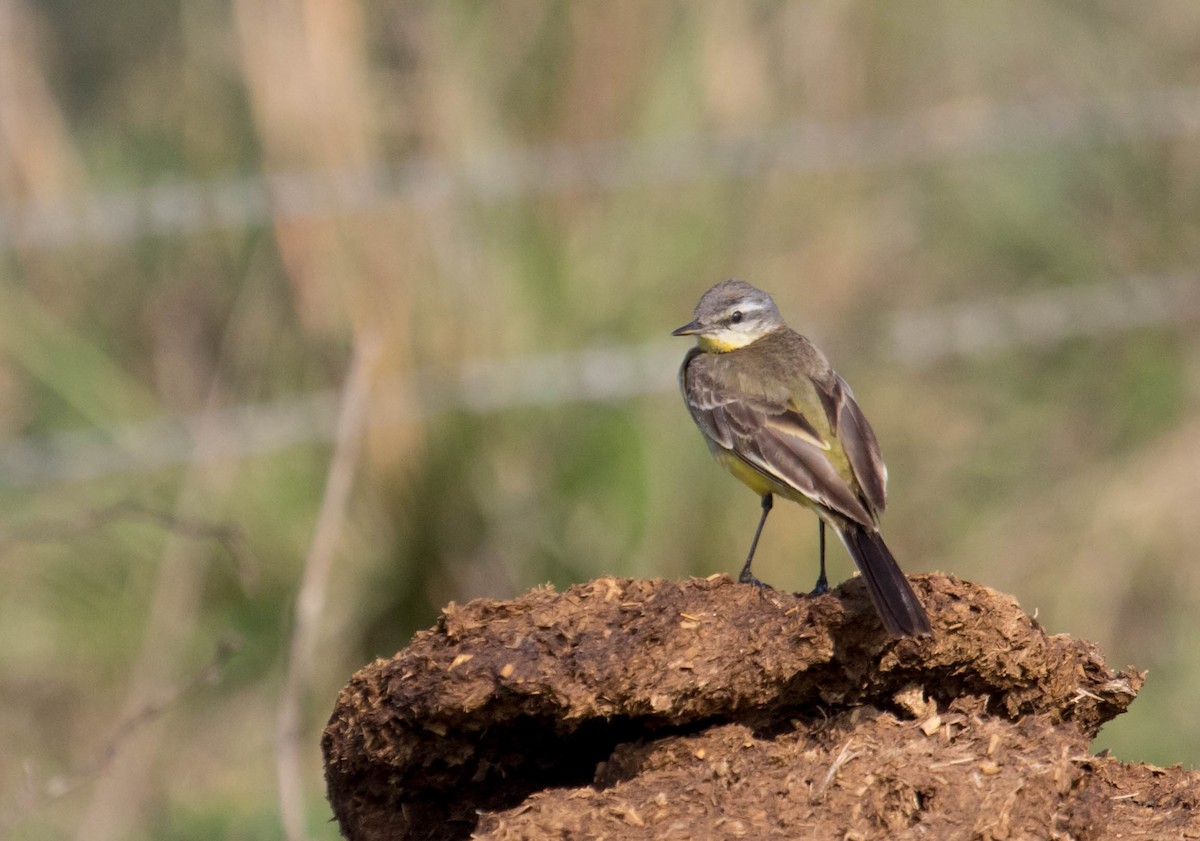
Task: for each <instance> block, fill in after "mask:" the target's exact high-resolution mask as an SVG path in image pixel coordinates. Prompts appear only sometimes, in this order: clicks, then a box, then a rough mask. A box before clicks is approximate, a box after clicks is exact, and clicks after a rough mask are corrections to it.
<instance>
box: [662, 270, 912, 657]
mask: <svg viewBox="0 0 1200 841" xmlns="http://www.w3.org/2000/svg"><path fill="white" fill-rule="evenodd" d="M671 335H673V336H695V337H696V340H697V341H696V346H695V347H694V348H692V349H691V350H689V351H688V353H687V356H685V357H684V360H683V367H682V368H680V370H679V384H680V387H681V388H682V390H683V399H684V402H685V403H687V407H688V411H689V412H691V414H692V420H694V421H695V422H696V425H697V426H698V427H700V431H701V432H702V433H704V439H705V441H706V442H707V443H708V448H709V449H710V450H711V451H712V453H713V455H714V456H715V457H716V459H717V461H719V462H720V463H721V464H722V465H723V466H724V467H725V469H727V470H728V471H729V472H730V473H732V474H733V475H734V476H736V477H737V478H738V479H741V480H742V482H744V483H745V484H746V485H748V486H749V487H750V489H751V490H753V491H754V492H755V493H757V494H758V495H759V496H760V497H761V498H762V517H761V518H760V519H759V521H758V528H757V529H756V530H755V532H754V540H753V541H752V542H751V543H750V552H749V554H748V555H747V556H746V564H745V566H743V567H742V572H741V574H740V575H739V576H738V580H739V581H741V582H742V583H753V584H758V585H759V586H762V583H761V582H760V581H758V579H756V578H755V577H754V576H753V575H751V574H750V564H751V563H752V562H753V560H754V550H755V549H756V548H757V547H758V538H759V536H760V535H761V534H762V530H763V525H764V524H765V523H766V522H767V514H769V513H770V511H771V505H772V499H773V497H774V496H776V495H778V496H782V497H783V498H784V499H790V500H792V501H793V502H798V503H800V504H801V505H805V506H807V507H809V508H811V509H813V510H814V511H815V512H816V514H817V516H818V517H819V518H820V520H819V523H820V526H819V534H820V547H821V571H820V575H819V576H818V578H817V586H816V588H815V589H814V590H813V593H814V594H820V593H823V592H825V591H826V590H828V589H829V584H828V581H827V580H826V578H825V524H826V523H828V524H829V525H830V526H832V527H833V529H834V530H835V531H837V533H838V536H839V537H840V538H841V539H842V543H843V544H844V545H845V547H846V550H847V551H848V552H849V553H850V556H851V557H852V558H854V562H855V564H857V565H858V569H859V572H861V573H862V577H863V580H864V581H865V582H866V585H867V592H868V593H870V595H871V602H872V603H873V604H874V605H875V611H876V612H877V613H878V614H879V618H880V620H881V621H882V622H883V626H884V628H885V629H887V632H888V633H889V634H891V635H892V636H894V637H903V636H924V635H926V634H929V633H930V628H929V617H928V616H926V614H925V609H924V608H923V607H921V603H920V601H918V600H917V595H916V593H914V592H913V589H912V587H911V586H910V585H909V583H908V580H907V579H905V577H904V573H903V572H901V571H900V567H899V566H898V565H897V564H896V559H895V558H893V557H892V553H891V552H890V551H889V550H888V548H887V545H886V544H885V543H884V542H883V537H882V536H881V535H880V534H879V513H880V512H881V511H883V509H884V506H885V505H886V504H887V468H886V467H885V466H884V464H883V458H882V456H881V455H880V454H879V444H878V442H877V441H876V440H875V433H874V432H873V431H872V430H871V426H870V424H868V423H867V419H866V418H865V417H863V413H862V411H861V410H860V409H859V408H858V404H857V403H855V402H854V395H853V394H851V392H850V386H848V385H846V382H845V380H843V379H842V378H841V377H839V376H838V375H837V373H836V372H834V370H833V368H831V367H830V365H829V360H827V359H826V358H825V355H824V354H823V353H821V351H819V350H818V349H817V348H816V347H815V346H814V345H813V343H812V342H810V341H809V340H808V339H806V338H805V337H804V336H801V335H800V334H799V333H797V332H796V331H795V330H792V329H791V328H789V327H788V326H787V325H786V324H784V322H783V317H782V316H780V314H779V310H778V308H776V306H775V302H774V301H773V300H771V296H770V295H768V294H767V293H766V292H763V291H762V290H760V289H756V288H755V287H753V286H751V285H750V284H749V283H746V282H745V281H741V280H726V281H722V282H721V283H718V284H717V285H716V286H714V287H713V288H712V289H709V290H708V291H707V292H705V293H704V296H703V297H702V298H701V299H700V303H699V304H697V305H696V311H695V318H694V319H693V320H692V321H690V322H688V323H687V324H685V325H683V326H682V327H680V328H679V329H678V330H675V331H673V332H672V334H671Z"/></svg>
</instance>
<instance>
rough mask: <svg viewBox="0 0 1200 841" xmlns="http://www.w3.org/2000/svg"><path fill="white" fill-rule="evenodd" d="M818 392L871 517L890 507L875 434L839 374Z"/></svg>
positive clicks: (884, 473)
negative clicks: (869, 509)
mask: <svg viewBox="0 0 1200 841" xmlns="http://www.w3.org/2000/svg"><path fill="white" fill-rule="evenodd" d="M831 374H832V372H831ZM817 392H818V394H820V396H821V402H822V403H823V404H824V405H825V414H826V416H827V417H828V419H829V425H830V426H831V427H833V430H834V433H835V434H836V435H837V438H838V441H840V442H841V444H842V448H843V449H844V450H845V451H846V458H847V459H848V460H849V461H850V469H851V470H853V471H854V478H855V479H856V480H857V481H858V486H859V487H860V488H862V492H863V496H864V497H865V498H866V500H867V503H868V505H870V507H871V511H872V514H878V513H879V512H881V511H883V509H884V508H885V507H886V506H887V466H886V465H885V464H884V463H883V455H882V454H881V453H880V452H879V441H878V440H876V438H875V431H874V430H873V429H871V424H869V423H867V419H866V417H865V416H864V415H863V413H862V409H860V408H858V403H857V402H855V400H854V392H852V391H851V390H850V386H849V385H847V384H846V381H845V380H843V379H842V378H841V377H839V376H838V375H837V374H832V376H831V378H830V380H829V381H828V383H825V384H822V383H818V384H817Z"/></svg>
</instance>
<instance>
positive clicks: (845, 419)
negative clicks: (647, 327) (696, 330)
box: [680, 353, 878, 525]
mask: <svg viewBox="0 0 1200 841" xmlns="http://www.w3.org/2000/svg"><path fill="white" fill-rule="evenodd" d="M719 372H720V368H719V366H714V364H713V362H712V360H711V358H709V359H703V358H700V354H699V353H696V354H689V355H688V357H687V359H686V360H685V361H684V365H683V368H682V369H681V371H680V379H681V385H682V387H683V390H684V394H685V396H686V398H687V404H688V408H689V410H690V411H691V413H692V417H693V419H694V420H695V421H696V425H697V426H699V427H700V429H701V430H702V431H703V432H704V433H705V434H706V435H707V437H708V438H709V440H711V441H712V442H713V443H715V444H717V445H718V446H720V447H722V448H723V449H726V450H729V451H731V452H733V453H734V454H735V455H736V456H738V457H739V458H740V459H742V461H744V462H746V463H747V464H748V465H750V466H751V467H753V468H754V469H755V470H757V471H759V472H760V473H762V474H763V475H764V476H766V477H767V478H769V479H772V480H774V481H775V482H777V483H779V484H781V485H783V486H785V487H790V488H793V489H795V490H796V491H798V492H799V493H801V494H803V495H804V496H806V497H808V498H809V499H811V500H813V501H814V502H816V503H817V504H819V505H821V506H823V507H825V508H828V509H830V510H832V511H833V512H835V513H837V514H840V515H842V516H844V517H848V518H849V519H851V520H854V521H856V522H859V523H863V524H864V525H869V524H872V523H874V519H875V518H874V516H873V513H872V512H871V510H870V509H869V508H868V506H869V505H872V504H873V500H872V499H871V498H870V497H869V496H868V497H867V498H866V500H865V501H864V500H863V499H860V497H859V495H858V493H857V491H856V489H855V488H854V487H853V486H852V485H851V483H849V482H847V480H846V479H845V478H844V477H843V476H842V475H841V474H840V473H839V472H838V470H837V468H836V467H835V466H834V464H833V462H832V461H831V460H830V458H829V455H828V454H829V452H830V450H831V447H832V442H831V441H828V440H826V438H825V437H824V436H822V435H821V433H820V432H819V431H818V428H817V425H816V424H814V423H813V422H812V421H810V420H809V419H808V418H806V417H805V416H804V414H803V413H802V412H801V411H800V410H799V409H798V408H797V407H796V406H794V405H792V404H791V403H790V401H779V400H773V399H771V398H770V397H767V396H764V395H761V394H751V393H749V392H747V391H746V390H745V389H743V388H740V387H738V385H737V384H736V382H734V381H733V380H732V379H731V378H728V377H720V373H719ZM817 391H818V392H820V391H821V389H820V387H819V386H818V388H817ZM822 399H823V400H824V398H822ZM850 402H851V403H853V401H850ZM855 409H857V407H855ZM836 417H837V418H838V419H839V420H842V423H844V424H846V425H848V426H849V425H854V426H855V428H856V429H857V428H859V427H862V428H865V429H866V430H867V433H868V434H870V427H869V426H866V421H865V419H863V420H862V421H861V424H860V423H859V421H858V418H861V413H857V415H854V414H853V413H851V414H846V413H844V412H843V413H840V414H838V415H836ZM829 425H830V426H831V427H834V428H836V427H835V425H834V423H833V422H832V421H831V423H830V424H829ZM857 434H858V438H857V439H856V440H858V441H863V440H865V439H864V438H863V437H862V435H861V433H857ZM870 440H871V441H874V435H873V434H870ZM877 449H878V448H877V447H876V451H877ZM847 456H848V457H849V458H850V461H851V465H852V467H853V466H854V459H853V457H852V456H851V455H850V452H849V450H847ZM853 469H854V470H855V473H856V474H857V467H853Z"/></svg>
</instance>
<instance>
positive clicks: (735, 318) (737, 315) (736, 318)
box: [729, 310, 742, 324]
mask: <svg viewBox="0 0 1200 841" xmlns="http://www.w3.org/2000/svg"><path fill="white" fill-rule="evenodd" d="M729 321H730V323H732V324H741V323H742V311H741V310H734V311H733V314H732V315H731V316H729Z"/></svg>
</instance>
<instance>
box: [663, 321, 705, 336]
mask: <svg viewBox="0 0 1200 841" xmlns="http://www.w3.org/2000/svg"><path fill="white" fill-rule="evenodd" d="M701 329H702V325H701V324H700V322H699V321H689V322H688V323H687V324H685V325H683V326H682V327H679V328H677V329H675V330H672V331H671V335H672V336H694V335H696V334H697V333H699V332H700V330H701Z"/></svg>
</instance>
